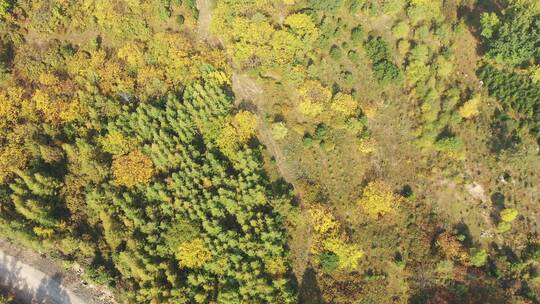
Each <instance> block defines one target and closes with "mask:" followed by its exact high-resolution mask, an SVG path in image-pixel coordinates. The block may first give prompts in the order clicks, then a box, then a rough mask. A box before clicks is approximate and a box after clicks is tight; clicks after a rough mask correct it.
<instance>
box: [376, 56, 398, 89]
mask: <svg viewBox="0 0 540 304" xmlns="http://www.w3.org/2000/svg"><path fill="white" fill-rule="evenodd" d="M373 72H374V73H375V77H376V78H377V80H378V81H379V82H380V83H382V84H388V83H393V82H396V81H399V80H400V79H401V70H400V69H399V68H398V67H397V65H395V64H394V63H392V62H389V61H387V60H382V61H379V62H377V63H375V64H373Z"/></svg>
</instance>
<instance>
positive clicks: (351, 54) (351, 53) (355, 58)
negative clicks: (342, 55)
mask: <svg viewBox="0 0 540 304" xmlns="http://www.w3.org/2000/svg"><path fill="white" fill-rule="evenodd" d="M347 57H348V58H349V60H350V61H352V62H353V63H356V64H358V62H359V61H360V55H358V52H356V51H353V50H351V51H349V52H348V53H347Z"/></svg>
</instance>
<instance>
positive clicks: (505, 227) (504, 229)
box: [497, 222, 512, 233]
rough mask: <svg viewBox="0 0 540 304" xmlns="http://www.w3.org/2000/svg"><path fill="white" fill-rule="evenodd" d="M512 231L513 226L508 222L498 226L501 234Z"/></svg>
mask: <svg viewBox="0 0 540 304" xmlns="http://www.w3.org/2000/svg"><path fill="white" fill-rule="evenodd" d="M510 229H512V225H511V224H510V223H508V222H500V223H499V225H497V232H499V233H505V232H507V231H509V230H510Z"/></svg>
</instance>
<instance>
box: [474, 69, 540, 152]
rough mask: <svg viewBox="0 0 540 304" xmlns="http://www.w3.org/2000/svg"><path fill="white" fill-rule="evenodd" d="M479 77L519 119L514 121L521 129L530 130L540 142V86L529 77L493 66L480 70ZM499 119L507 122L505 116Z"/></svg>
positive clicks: (509, 112)
mask: <svg viewBox="0 0 540 304" xmlns="http://www.w3.org/2000/svg"><path fill="white" fill-rule="evenodd" d="M478 76H479V77H480V79H482V81H484V84H485V86H486V87H487V89H488V91H489V94H490V95H492V96H494V97H496V98H497V99H498V100H499V101H500V102H501V104H502V106H503V108H504V110H505V111H506V112H507V113H508V114H509V115H510V116H512V117H519V119H517V120H516V119H514V122H515V123H516V124H517V125H518V126H519V128H522V129H524V130H528V131H529V132H530V133H531V135H532V136H534V137H535V138H536V140H537V141H539V142H540V99H539V98H538V96H540V86H539V85H537V84H534V83H532V81H531V80H530V79H529V78H528V77H524V76H520V75H517V74H514V73H510V72H506V71H502V70H498V69H496V68H495V67H493V66H491V65H485V66H483V67H482V68H480V69H479V72H478ZM496 118H497V117H496ZM499 118H502V121H504V120H505V119H504V115H499ZM509 131H510V130H509Z"/></svg>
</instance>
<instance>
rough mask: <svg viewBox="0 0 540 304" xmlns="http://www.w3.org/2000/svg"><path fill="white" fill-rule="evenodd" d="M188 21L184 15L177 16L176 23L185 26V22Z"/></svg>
mask: <svg viewBox="0 0 540 304" xmlns="http://www.w3.org/2000/svg"><path fill="white" fill-rule="evenodd" d="M185 21H186V18H185V17H184V16H182V15H178V16H176V23H177V24H178V25H180V26H182V25H184V22H185Z"/></svg>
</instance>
